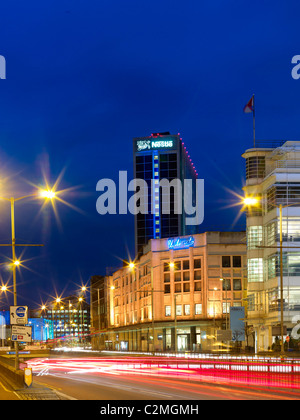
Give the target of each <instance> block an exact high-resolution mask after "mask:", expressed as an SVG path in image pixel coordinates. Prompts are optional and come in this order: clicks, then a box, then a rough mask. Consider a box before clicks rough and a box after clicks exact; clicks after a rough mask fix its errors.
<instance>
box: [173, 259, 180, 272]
mask: <svg viewBox="0 0 300 420" xmlns="http://www.w3.org/2000/svg"><path fill="white" fill-rule="evenodd" d="M174 271H181V261H174Z"/></svg>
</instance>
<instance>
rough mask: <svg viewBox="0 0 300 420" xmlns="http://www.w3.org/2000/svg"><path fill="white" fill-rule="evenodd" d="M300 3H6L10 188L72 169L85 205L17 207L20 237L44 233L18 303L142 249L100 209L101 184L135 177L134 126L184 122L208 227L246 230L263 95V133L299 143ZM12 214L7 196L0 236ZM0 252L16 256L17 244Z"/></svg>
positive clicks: (181, 127)
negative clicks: (251, 107)
mask: <svg viewBox="0 0 300 420" xmlns="http://www.w3.org/2000/svg"><path fill="white" fill-rule="evenodd" d="M299 12H300V5H299V1H288V2H282V1H274V0H272V1H263V2H262V1H261V0H254V1H243V0H239V1H237V0H236V1H232V0H226V1H225V0H223V1H220V0H215V1H209V2H204V1H201V0H185V1H179V0H178V1H177V0H152V1H145V0H89V1H79V0H73V1H65V0H60V1H57V0H52V1H51V2H41V1H29V2H23V1H14V2H11V1H7V2H2V4H1V24H0V41H1V42H0V55H3V56H4V57H5V58H6V62H7V79H6V80H0V189H1V193H0V195H1V196H16V197H17V196H19V195H24V194H25V195H26V194H28V193H31V192H33V191H34V187H33V185H32V184H34V185H38V186H41V185H42V184H43V173H45V174H47V177H48V179H49V182H50V184H53V183H54V182H55V181H56V179H57V178H58V177H59V175H60V174H62V176H61V181H60V184H59V186H58V190H61V189H63V190H64V189H67V191H66V193H65V195H64V196H62V197H63V198H64V200H65V201H67V202H68V203H69V204H71V205H72V206H75V207H76V209H73V208H71V207H70V206H67V205H65V204H63V203H60V202H58V203H57V214H58V215H59V221H58V220H57V218H56V217H55V214H54V211H53V209H52V207H51V205H49V206H46V207H45V208H43V209H41V203H40V202H30V201H29V202H27V201H26V202H24V203H23V202H20V203H18V205H17V206H16V236H17V241H18V242H19V243H25V242H27V243H38V244H39V243H42V244H44V247H43V248H31V249H27V250H26V251H25V253H24V255H23V257H22V259H23V260H26V261H25V262H24V266H25V267H24V268H22V269H21V272H20V274H18V294H19V303H27V304H28V305H29V306H30V307H36V306H38V305H39V304H40V303H41V301H45V300H46V299H47V298H49V296H54V295H55V293H56V292H57V293H58V294H61V293H64V295H67V294H68V293H69V292H71V291H74V290H76V288H78V286H80V285H81V284H82V283H87V282H88V280H89V278H90V276H91V275H94V274H105V270H106V267H107V266H108V267H116V266H119V265H120V263H121V259H122V258H128V256H129V255H131V257H134V251H133V250H134V220H133V216H131V215H128V216H100V215H99V214H97V212H96V200H97V197H98V195H99V193H97V192H96V184H97V181H98V180H100V179H101V178H112V179H115V180H117V179H118V172H119V171H120V170H128V172H129V174H128V176H129V179H131V177H132V175H133V157H132V138H133V137H139V136H148V135H150V134H151V133H152V132H163V131H170V132H171V133H172V134H177V133H178V132H179V133H180V134H181V136H182V137H183V140H184V142H185V144H186V145H187V148H188V150H189V152H190V155H191V157H192V159H193V161H194V163H195V165H196V168H197V171H198V173H199V177H200V178H203V179H204V180H205V223H204V224H203V225H202V227H201V229H202V230H203V231H205V230H209V229H214V227H216V226H217V227H218V226H220V225H225V226H227V228H228V230H231V229H233V228H234V229H237V228H238V227H239V225H241V226H242V227H243V224H244V222H245V218H244V216H242V217H241V218H239V220H237V221H236V218H237V216H238V214H239V208H238V207H231V208H228V204H230V203H232V202H233V201H235V200H236V197H235V195H234V194H233V192H235V193H238V194H242V191H241V188H242V186H243V183H244V161H243V159H242V158H241V154H242V153H243V152H244V150H246V149H247V148H250V147H252V116H251V115H247V114H244V113H243V107H244V106H245V105H246V103H247V102H248V101H249V99H250V98H251V96H252V94H254V93H255V97H256V127H257V138H259V139H288V140H300V124H299V111H300V102H299V98H300V80H299V81H297V80H294V79H293V78H292V77H291V71H292V67H293V65H292V64H291V60H292V57H293V56H294V55H297V54H300V44H299ZM9 215H10V214H9V204H8V203H5V202H0V229H1V230H0V243H7V241H10V222H9ZM233 225H234V227H233ZM0 252H1V254H0V259H1V261H0V262H5V261H7V257H10V252H11V250H10V249H9V248H1V249H0ZM17 252H18V253H19V252H20V249H18V251H17ZM0 268H1V270H0V272H1V276H2V279H3V282H4V283H6V282H7V281H8V280H9V276H10V272H9V271H8V270H7V269H6V268H5V266H2V267H1V266H0Z"/></svg>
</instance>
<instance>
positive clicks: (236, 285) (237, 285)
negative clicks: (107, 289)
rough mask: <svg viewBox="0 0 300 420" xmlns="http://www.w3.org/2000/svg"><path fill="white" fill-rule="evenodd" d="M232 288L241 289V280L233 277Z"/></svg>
mask: <svg viewBox="0 0 300 420" xmlns="http://www.w3.org/2000/svg"><path fill="white" fill-rule="evenodd" d="M233 290H242V280H241V279H233Z"/></svg>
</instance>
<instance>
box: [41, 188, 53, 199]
mask: <svg viewBox="0 0 300 420" xmlns="http://www.w3.org/2000/svg"><path fill="white" fill-rule="evenodd" d="M55 195H56V193H55V191H53V190H41V191H40V196H41V197H42V198H47V199H49V200H53V198H55Z"/></svg>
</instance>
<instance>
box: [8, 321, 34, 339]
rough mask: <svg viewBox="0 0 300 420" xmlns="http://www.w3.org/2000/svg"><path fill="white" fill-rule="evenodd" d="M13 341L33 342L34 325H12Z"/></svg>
mask: <svg viewBox="0 0 300 420" xmlns="http://www.w3.org/2000/svg"><path fill="white" fill-rule="evenodd" d="M11 341H18V342H23V343H31V341H32V327H22V326H19V325H12V327H11Z"/></svg>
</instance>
